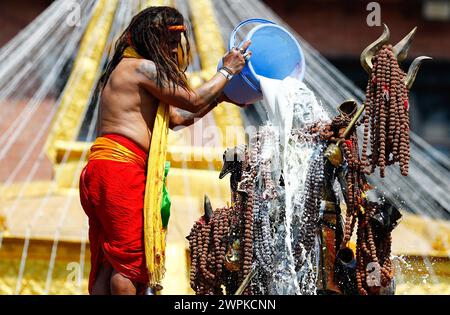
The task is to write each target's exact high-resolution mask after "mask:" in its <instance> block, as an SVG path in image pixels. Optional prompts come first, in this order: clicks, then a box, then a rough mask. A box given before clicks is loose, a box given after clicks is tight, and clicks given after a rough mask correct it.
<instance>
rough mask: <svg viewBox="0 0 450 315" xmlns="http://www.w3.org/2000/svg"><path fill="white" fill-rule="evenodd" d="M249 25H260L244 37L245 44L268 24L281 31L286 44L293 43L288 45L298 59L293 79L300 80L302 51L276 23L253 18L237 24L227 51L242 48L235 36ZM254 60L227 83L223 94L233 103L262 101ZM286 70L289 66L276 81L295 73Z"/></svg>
mask: <svg viewBox="0 0 450 315" xmlns="http://www.w3.org/2000/svg"><path fill="white" fill-rule="evenodd" d="M251 23H260V24H261V25H258V26H256V27H254V28H253V29H252V30H251V31H250V32H249V33H248V34H247V35H246V37H245V39H244V40H243V42H245V41H246V40H248V39H252V37H254V35H255V33H257V32H258V31H259V30H261V29H263V28H267V27H268V24H270V26H269V27H273V28H275V29H278V30H281V31H282V34H283V37H285V38H287V41H288V42H291V41H292V43H295V46H293V45H292V43H291V44H290V45H291V46H292V47H295V48H293V50H295V51H296V53H298V59H299V60H298V63H297V66H296V68H298V71H297V73H296V76H295V77H296V78H298V79H300V80H302V79H303V77H304V71H305V58H304V55H303V51H302V49H301V47H300V45H299V43H298V41H297V40H296V39H295V37H294V36H292V34H290V33H289V32H288V31H287V30H286V29H285V28H283V27H281V26H279V25H277V24H276V23H274V22H272V21H269V20H265V19H259V18H255V19H248V20H245V21H243V22H241V23H239V24H238V25H237V26H236V27H235V28H234V30H233V32H232V33H231V35H230V40H229V43H228V49H229V50H231V49H233V48H234V47H240V46H242V44H243V42H241V43H240V44H239V45H236V34H237V32H238V31H239V29H240V28H241V27H243V26H244V25H247V24H251ZM264 35H266V34H264V33H263V34H262V36H264ZM257 36H258V35H257ZM266 36H267V35H266ZM251 46H252V45H250V50H252V47H251ZM253 52H254V51H253ZM254 58H255V55H253V56H252V58H250V59H249V60H248V61H247V62H246V65H245V67H244V68H243V69H242V72H241V73H239V75H237V76H236V77H235V78H233V79H232V80H231V82H229V84H228V85H227V86H226V87H225V90H224V91H225V94H227V96H228V97H229V98H230V99H232V100H233V101H236V102H237V103H245V104H250V103H254V102H256V101H258V100H261V99H262V92H261V88H260V82H259V75H258V74H257V73H256V71H255V67H254V65H253V63H252V59H254ZM220 66H221V63H220V64H219V67H220ZM291 66H292V64H291ZM268 69H272V68H270V67H269V68H268ZM286 70H287V71H291V68H290V67H289V66H288V67H285V68H284V71H282V75H281V77H277V79H284V78H285V77H287V76H288V75H291V74H292V73H294V72H295V68H293V69H292V72H291V73H286ZM269 71H270V70H269ZM268 77H270V76H268ZM272 78H274V77H272Z"/></svg>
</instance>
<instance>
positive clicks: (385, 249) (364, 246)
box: [356, 201, 394, 295]
mask: <svg viewBox="0 0 450 315" xmlns="http://www.w3.org/2000/svg"><path fill="white" fill-rule="evenodd" d="M378 207H380V205H379V204H378V203H376V202H370V201H369V202H367V205H366V207H365V211H364V212H360V213H359V214H358V229H357V243H356V263H357V265H356V283H357V286H358V291H359V294H361V295H369V294H371V295H373V294H379V293H380V288H381V286H383V287H386V286H388V285H389V284H390V282H391V281H392V279H393V278H394V269H393V266H392V262H391V259H390V255H391V243H392V236H391V233H390V232H388V233H386V234H382V233H380V234H377V235H375V233H374V232H375V231H374V230H373V225H372V224H371V217H373V215H374V214H375V212H376V211H377V209H378ZM368 267H372V269H374V270H368V269H369V268H368ZM377 269H378V270H377ZM373 273H374V274H373ZM372 275H373V276H375V277H378V276H379V277H380V278H379V279H376V278H375V279H373V280H372V281H371V277H372ZM369 277H370V279H369ZM380 285H381V286H380Z"/></svg>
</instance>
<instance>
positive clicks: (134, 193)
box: [80, 134, 148, 292]
mask: <svg viewBox="0 0 450 315" xmlns="http://www.w3.org/2000/svg"><path fill="white" fill-rule="evenodd" d="M103 137H105V138H108V139H110V140H113V141H116V142H118V143H119V144H121V145H122V146H124V147H126V148H128V149H129V150H131V151H133V152H134V153H135V154H137V155H139V156H140V157H142V158H144V160H145V161H147V153H146V152H145V151H144V150H143V149H142V148H141V147H140V146H139V145H138V144H137V143H135V142H134V141H133V140H131V139H128V138H126V137H124V136H121V135H118V134H107V135H103ZM145 183H146V168H145V167H142V164H141V165H138V164H136V163H123V162H116V161H112V160H101V159H98V160H90V161H89V162H88V164H87V165H86V167H85V168H84V169H83V171H82V173H81V177H80V201H81V204H82V206H83V209H84V211H85V213H86V214H87V216H88V217H89V241H90V248H91V272H90V276H89V292H91V291H92V286H93V284H94V282H95V279H96V276H97V274H98V271H99V268H100V266H101V264H102V263H103V262H104V261H105V260H106V261H108V262H109V263H110V264H111V265H112V266H113V268H114V269H115V270H116V271H117V272H119V273H121V274H122V275H124V276H126V277H127V278H129V279H130V280H132V281H135V282H139V283H146V282H147V281H148V273H147V268H146V264H145V251H144V230H143V207H144V195H145Z"/></svg>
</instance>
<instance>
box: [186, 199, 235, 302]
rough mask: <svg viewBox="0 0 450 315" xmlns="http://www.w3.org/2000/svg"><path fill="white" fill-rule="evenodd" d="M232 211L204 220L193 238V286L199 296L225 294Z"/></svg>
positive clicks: (190, 239) (191, 237) (194, 228)
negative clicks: (227, 249) (226, 254)
mask: <svg viewBox="0 0 450 315" xmlns="http://www.w3.org/2000/svg"><path fill="white" fill-rule="evenodd" d="M230 213H231V210H230V208H227V207H225V208H221V209H217V210H216V211H214V212H213V215H212V217H211V218H210V221H209V222H206V221H205V218H204V217H202V219H200V220H199V221H197V222H196V223H195V224H194V226H193V228H192V230H191V232H190V234H189V236H188V240H189V248H190V251H191V272H190V284H191V288H192V289H193V290H194V291H195V293H196V294H206V295H212V294H214V295H218V294H223V291H222V288H221V286H222V284H223V282H224V278H223V265H224V261H225V253H226V246H227V242H228V234H229V230H230V221H231V217H230Z"/></svg>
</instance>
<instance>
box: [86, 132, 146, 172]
mask: <svg viewBox="0 0 450 315" xmlns="http://www.w3.org/2000/svg"><path fill="white" fill-rule="evenodd" d="M91 160H110V161H115V162H124V163H134V164H137V165H140V166H142V167H144V166H145V160H144V159H143V158H142V157H141V156H139V155H137V154H136V153H134V152H133V151H131V150H130V149H128V148H126V147H124V146H123V145H121V144H120V143H118V142H116V141H114V140H111V139H108V138H105V137H98V138H97V139H95V142H94V144H93V146H92V147H91V152H90V153H89V161H91Z"/></svg>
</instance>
